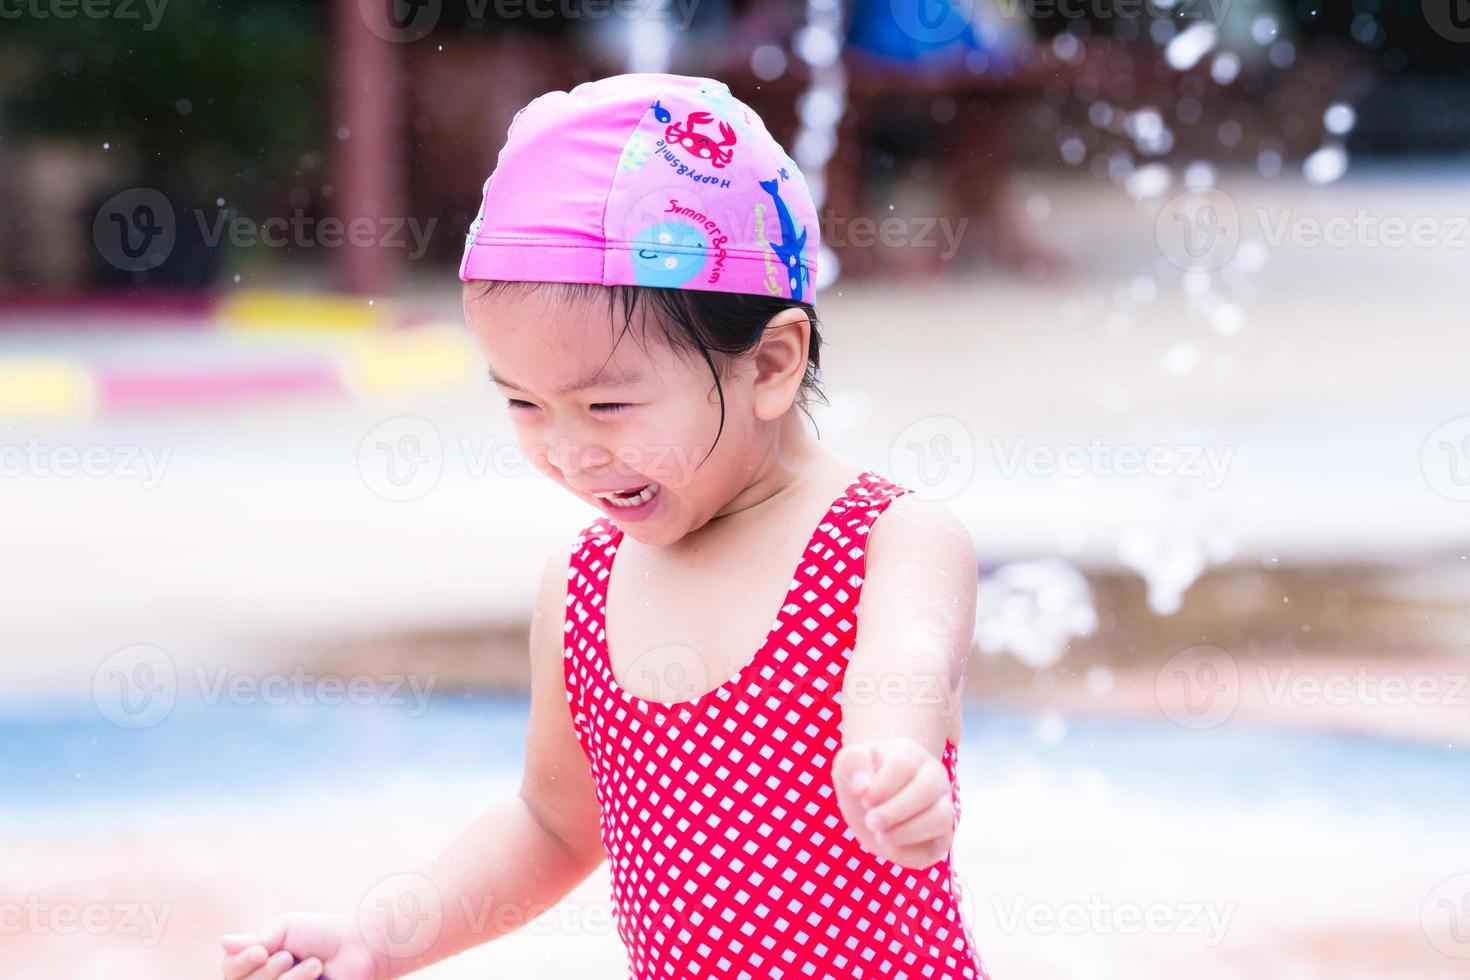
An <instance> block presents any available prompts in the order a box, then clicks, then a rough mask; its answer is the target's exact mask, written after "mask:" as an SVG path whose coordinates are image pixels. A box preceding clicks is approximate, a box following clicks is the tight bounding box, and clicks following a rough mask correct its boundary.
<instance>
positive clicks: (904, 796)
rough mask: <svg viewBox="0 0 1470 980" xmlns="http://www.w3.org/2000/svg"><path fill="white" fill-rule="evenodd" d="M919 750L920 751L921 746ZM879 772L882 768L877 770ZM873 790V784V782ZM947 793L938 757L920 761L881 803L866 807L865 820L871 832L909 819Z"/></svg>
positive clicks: (947, 780)
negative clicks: (905, 779) (903, 781)
mask: <svg viewBox="0 0 1470 980" xmlns="http://www.w3.org/2000/svg"><path fill="white" fill-rule="evenodd" d="M920 751H923V750H922V749H921V750H920ZM879 772H880V773H881V772H882V770H879ZM875 789H876V785H875ZM948 795H949V776H948V774H947V773H945V772H944V767H943V766H942V765H940V763H939V760H937V759H931V760H930V762H928V763H925V762H920V763H919V764H918V765H917V766H916V767H915V768H914V769H913V770H912V772H911V773H910V775H909V776H908V779H907V782H905V783H904V784H903V785H902V786H900V787H899V788H898V789H897V791H896V792H894V793H893V794H892V795H891V796H889V797H888V798H887V799H886V800H884V801H883V802H882V803H879V804H877V805H875V806H872V807H871V808H870V809H869V810H868V815H867V817H866V823H867V825H868V829H869V830H872V831H883V830H887V829H889V828H890V827H896V826H898V825H899V824H901V823H904V822H905V821H907V820H911V819H913V818H914V817H916V816H918V815H919V814H921V813H923V812H924V811H925V810H927V809H929V808H930V807H932V806H933V805H934V803H935V801H937V800H940V799H942V798H943V797H945V796H948Z"/></svg>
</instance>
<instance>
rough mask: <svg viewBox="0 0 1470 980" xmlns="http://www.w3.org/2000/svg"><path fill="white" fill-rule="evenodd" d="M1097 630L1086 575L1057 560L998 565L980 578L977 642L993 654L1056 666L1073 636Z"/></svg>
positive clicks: (1037, 667)
mask: <svg viewBox="0 0 1470 980" xmlns="http://www.w3.org/2000/svg"><path fill="white" fill-rule="evenodd" d="M1096 629H1097V610H1096V608H1095V607H1094V605H1093V596H1092V588H1091V586H1089V585H1088V584H1087V579H1085V578H1083V577H1082V573H1081V572H1079V571H1077V569H1076V568H1074V567H1073V566H1072V565H1071V564H1070V563H1068V562H1066V561H1063V560H1061V559H1060V558H1048V559H1043V560H1039V561H1021V562H1013V563H1011V564H1009V565H1002V566H1001V567H1000V568H998V569H996V570H995V572H994V573H992V574H991V575H990V576H989V577H987V578H983V579H981V581H980V586H979V589H978V592H977V594H976V609H975V642H976V643H977V644H978V645H979V647H980V651H981V652H982V653H985V654H989V655H991V656H995V655H997V654H1000V653H1002V652H1006V653H1010V654H1011V655H1012V656H1014V657H1015V658H1016V659H1017V660H1019V661H1021V663H1023V664H1025V665H1026V666H1028V667H1030V668H1032V669H1033V670H1045V669H1046V668H1048V667H1052V666H1054V665H1055V664H1056V663H1057V662H1058V661H1060V660H1061V659H1062V657H1063V655H1064V654H1065V653H1066V652H1067V646H1068V644H1069V643H1071V642H1072V640H1073V639H1074V638H1076V637H1082V636H1091V635H1092V634H1093V632H1094V631H1096Z"/></svg>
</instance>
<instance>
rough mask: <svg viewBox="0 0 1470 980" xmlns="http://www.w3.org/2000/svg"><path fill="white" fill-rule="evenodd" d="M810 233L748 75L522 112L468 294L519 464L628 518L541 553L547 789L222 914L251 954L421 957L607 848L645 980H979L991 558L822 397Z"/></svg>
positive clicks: (341, 979) (262, 972)
mask: <svg viewBox="0 0 1470 980" xmlns="http://www.w3.org/2000/svg"><path fill="white" fill-rule="evenodd" d="M817 247H818V232H817V216H816V213H815V208H814V206H813V203H812V199H811V196H810V194H809V192H808V190H807V187H806V183H805V179H804V178H803V176H802V175H801V173H800V171H799V170H798V169H797V167H796V164H795V163H794V162H793V161H792V160H791V158H790V157H788V156H787V155H786V153H785V152H784V151H783V150H782V149H781V147H780V146H779V145H778V144H777V143H776V142H775V140H773V139H772V138H771V136H770V135H769V133H767V131H766V129H765V126H764V124H763V123H762V121H761V120H760V119H759V118H758V117H757V116H756V115H755V114H754V113H752V112H751V111H750V110H749V109H748V108H747V107H746V106H745V105H744V104H743V103H741V102H739V101H737V100H736V99H735V98H734V97H733V96H732V95H731V94H730V91H729V89H728V88H727V87H726V86H725V85H724V84H722V83H720V82H717V81H713V80H711V79H707V78H689V77H685V76H680V75H668V74H630V75H619V76H616V77H612V78H606V79H602V80H600V81H596V82H589V83H586V84H582V85H578V86H576V87H575V88H573V89H572V90H571V91H570V92H551V93H548V94H546V95H543V96H541V97H539V98H537V99H535V100H533V101H532V102H531V103H530V104H529V105H527V106H526V107H525V108H523V109H522V110H521V111H520V112H518V113H517V114H516V117H515V120H514V121H513V122H512V124H511V128H510V132H509V134H508V137H507V142H506V145H505V147H504V148H503V149H502V151H501V153H500V158H499V161H498V163H497V165H496V169H495V172H494V173H493V174H492V175H491V176H490V179H489V180H488V181H486V183H485V192H484V200H483V203H482V205H481V209H480V213H479V216H478V217H477V218H476V220H475V222H474V224H473V226H472V228H471V231H470V234H469V237H468V241H467V245H466V249H465V255H464V261H463V263H462V265H461V269H460V278H461V279H463V280H464V281H465V290H464V308H465V315H466V319H467V321H468V323H469V326H470V329H471V331H472V332H473V334H474V336H475V340H476V342H477V344H478V345H479V347H480V349H481V351H482V352H483V353H484V355H485V358H486V360H487V362H488V363H489V365H490V377H491V380H492V382H493V383H494V384H495V385H496V386H497V388H498V390H499V391H500V392H501V393H502V394H503V395H504V396H505V398H506V399H507V401H508V404H509V411H510V412H511V414H512V418H513V420H514V422H515V427H516V432H517V436H518V438H519V440H520V443H521V446H522V448H523V450H524V451H525V453H526V455H527V457H528V458H530V459H532V460H533V461H534V462H535V464H536V466H537V468H538V469H540V470H541V472H543V473H544V474H545V475H546V476H548V477H549V478H550V479H551V480H552V481H553V482H554V483H556V484H559V485H560V486H561V487H563V488H564V489H566V490H567V491H568V492H570V493H572V494H574V495H576V496H577V497H578V498H580V499H582V500H585V501H586V502H587V503H588V504H589V505H591V506H592V507H595V508H597V509H598V510H600V511H601V512H602V516H600V517H598V518H597V519H596V520H594V521H592V522H591V523H590V524H589V525H588V526H586V527H585V528H584V529H583V530H582V531H581V533H580V534H578V535H577V536H576V539H575V541H574V542H573V543H572V547H571V551H570V555H568V553H567V552H565V551H557V552H556V553H554V554H552V555H551V557H550V560H549V561H548V562H547V564H546V568H545V572H544V574H543V577H542V581H541V588H540V595H539V599H538V601H537V604H536V609H535V612H534V615H533V619H532V626H531V674H532V680H531V709H530V732H529V737H528V738H527V756H526V762H525V774H524V778H523V782H522V786H521V791H520V793H519V795H518V796H516V797H515V798H514V799H511V800H509V801H506V802H504V803H502V804H500V805H499V806H497V807H495V808H493V809H492V810H490V811H489V812H488V813H486V814H485V815H484V816H483V817H481V818H480V819H479V820H478V821H477V822H476V823H475V824H473V825H472V826H471V827H470V828H469V829H468V830H467V831H466V832H465V833H464V835H463V836H462V837H461V838H460V839H459V840H458V841H456V842H455V843H454V844H453V845H451V846H450V847H449V848H448V849H447V850H446V851H444V853H443V854H442V855H440V857H438V858H437V859H436V860H435V861H433V862H432V863H431V864H430V865H429V866H428V867H427V868H425V869H423V870H422V873H421V874H416V875H407V876H399V878H400V879H402V880H401V881H400V882H398V883H397V884H389V885H387V886H384V888H380V889H379V890H378V891H377V892H375V893H374V894H373V895H372V896H371V899H372V900H371V901H367V902H364V904H363V907H362V909H361V910H360V911H359V912H358V914H357V915H356V916H354V917H351V918H348V917H343V916H305V915H289V916H283V917H281V918H279V919H277V920H276V921H275V922H273V923H271V924H270V925H268V926H266V927H265V928H264V929H261V930H260V931H258V932H256V933H254V934H251V935H244V936H229V937H225V939H224V943H223V945H224V950H225V955H224V962H223V971H224V976H225V977H226V978H227V980H244V978H248V980H275V978H284V980H312V978H316V977H320V976H326V977H328V978H330V980H388V978H391V977H398V976H402V975H404V974H407V973H411V972H412V971H414V970H417V969H420V968H422V967H424V966H426V965H428V964H429V963H433V962H436V961H438V960H441V959H443V958H445V957H448V956H451V955H453V954H455V953H458V952H461V951H463V950H465V949H468V948H469V947H472V946H475V945H477V944H480V943H483V942H486V941H487V940H490V939H493V938H495V937H496V936H498V935H501V934H503V933H505V932H507V931H510V930H511V929H514V928H515V927H516V926H518V925H520V924H522V923H524V922H525V921H526V918H527V916H526V915H525V914H520V913H525V912H526V910H530V909H537V908H540V909H544V908H545V907H546V906H547V905H549V904H551V903H555V902H556V901H557V900H559V899H560V898H562V897H563V896H564V895H566V894H567V893H568V892H569V891H570V890H571V889H572V888H573V887H574V886H575V885H576V884H577V883H579V882H580V881H582V880H583V879H584V878H586V877H587V876H588V875H589V874H590V873H591V872H592V871H593V870H594V869H596V868H597V867H598V866H599V865H600V864H601V862H602V861H603V860H604V859H605V858H606V859H610V860H611V877H612V888H613V903H614V904H613V908H614V912H615V916H616V925H617V930H618V934H619V936H620V937H621V939H622V940H623V942H624V943H625V944H626V946H627V948H628V953H629V957H630V966H629V973H628V975H629V977H631V978H634V980H694V978H698V980H752V978H779V977H784V978H792V980H797V978H803V980H804V978H833V980H843V978H850V977H871V978H883V980H898V978H905V977H908V978H940V980H961V978H971V980H982V978H985V977H986V974H985V969H984V967H983V966H982V965H981V962H980V959H979V958H978V956H977V955H976V952H975V948H974V944H973V941H972V938H971V936H970V933H969V930H968V928H967V926H966V923H965V922H964V920H963V918H962V916H961V912H960V898H961V897H960V895H959V894H958V882H957V879H956V878H955V876H954V875H953V873H952V871H951V867H950V845H951V842H952V841H953V839H954V831H955V827H956V826H957V824H958V820H959V791H958V784H957V782H956V777H955V765H956V752H957V748H956V746H957V744H958V742H959V738H960V714H959V693H960V691H961V689H962V685H963V671H964V665H965V662H966V658H967V655H968V653H969V649H970V643H971V636H972V628H973V622H974V613H975V586H976V564H975V555H974V550H973V547H972V544H971V542H970V539H969V536H968V535H967V534H966V532H965V530H964V528H963V527H962V526H961V525H960V524H959V523H958V522H957V521H956V520H955V519H954V517H952V516H951V515H950V514H949V513H948V512H947V511H946V510H944V509H942V508H939V507H937V506H934V505H928V504H926V503H925V502H924V501H922V500H920V499H918V498H917V497H916V496H915V495H913V494H911V493H909V492H908V491H907V489H906V488H904V487H901V486H899V485H897V484H895V483H893V482H891V481H889V480H887V479H885V478H884V477H883V476H881V475H879V474H878V473H876V472H873V471H871V470H862V469H859V468H858V467H855V466H854V465H853V464H851V463H849V462H847V461H846V460H844V459H842V458H840V457H838V456H837V455H835V454H833V453H832V452H830V451H829V450H827V449H826V448H824V447H823V446H822V445H821V444H820V443H819V442H818V441H817V440H816V439H815V438H814V437H813V436H812V434H811V432H810V431H809V429H808V428H807V426H806V424H805V423H804V422H803V420H802V417H801V415H800V414H799V412H804V411H805V410H806V407H807V404H808V400H809V398H810V397H811V396H812V395H814V394H816V393H817V389H816V381H817V368H818V352H819V349H820V336H819V334H818V331H817V319H816V315H815V310H814V309H813V306H812V285H813V282H814V281H815V265H816V264H815V256H816V254H817ZM859 622H861V625H862V628H861V630H859V629H858V624H859ZM395 881H397V879H395ZM611 973H612V971H611V970H609V975H611Z"/></svg>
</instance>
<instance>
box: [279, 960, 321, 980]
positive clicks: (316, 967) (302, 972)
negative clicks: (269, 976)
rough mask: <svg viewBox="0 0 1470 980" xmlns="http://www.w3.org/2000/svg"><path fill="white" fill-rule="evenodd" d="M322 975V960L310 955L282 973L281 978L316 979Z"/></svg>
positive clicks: (286, 979) (287, 979)
mask: <svg viewBox="0 0 1470 980" xmlns="http://www.w3.org/2000/svg"><path fill="white" fill-rule="evenodd" d="M321 975H322V961H321V960H319V959H317V958H316V957H315V956H309V957H307V958H306V959H304V960H302V961H301V962H300V963H297V964H296V965H295V966H293V967H292V968H291V969H290V970H288V971H287V972H285V973H283V974H281V980H316V978H317V977H319V976H321Z"/></svg>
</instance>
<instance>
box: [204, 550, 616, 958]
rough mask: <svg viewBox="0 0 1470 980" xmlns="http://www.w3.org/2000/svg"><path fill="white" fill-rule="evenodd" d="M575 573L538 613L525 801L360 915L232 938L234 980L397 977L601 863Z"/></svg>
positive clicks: (550, 899) (557, 569) (476, 939)
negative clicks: (578, 709)
mask: <svg viewBox="0 0 1470 980" xmlns="http://www.w3.org/2000/svg"><path fill="white" fill-rule="evenodd" d="M567 567H568V564H567V558H566V556H565V555H559V556H553V557H552V559H551V560H550V561H549V562H548V563H547V565H546V569H545V571H544V573H543V575H542V578H541V587H540V590H539V592H538V595H537V600H536V608H535V611H534V613H533V614H532V619H531V642H530V655H531V712H530V722H529V726H528V731H527V736H526V765H525V774H524V776H523V777H522V781H521V789H520V792H519V793H518V794H517V795H515V796H513V797H511V798H510V799H508V800H506V801H504V802H502V803H499V804H497V805H496V806H494V807H492V808H491V809H489V810H487V811H486V812H485V813H484V814H483V815H482V816H481V817H480V818H479V819H477V820H476V821H475V822H474V823H473V824H471V825H470V826H469V828H468V829H466V830H465V831H464V833H463V834H461V835H460V837H459V838H458V839H457V840H455V841H454V843H453V844H451V845H450V846H449V847H448V848H447V849H446V850H445V851H444V852H443V853H442V854H440V855H439V856H438V857H437V858H435V859H434V860H433V861H432V862H431V863H430V864H429V865H428V866H427V867H426V868H423V869H422V870H421V871H419V872H417V873H414V874H406V875H397V876H394V877H392V878H389V879H387V881H386V882H385V883H384V884H383V885H380V886H379V887H378V888H375V889H374V890H373V891H372V893H371V894H370V895H369V896H368V898H367V900H366V901H364V902H363V903H362V906H361V908H360V909H359V910H358V911H357V914H356V916H355V917H349V916H341V915H283V916H280V917H278V918H277V919H276V920H275V921H273V922H272V923H270V924H269V925H267V926H266V927H264V928H263V929H261V930H259V931H257V932H255V933H253V934H247V935H239V936H226V937H224V939H223V941H222V945H223V946H224V951H225V959H224V963H223V975H224V978H225V980H244V978H247V977H248V978H249V980H275V978H280V980H312V978H314V977H318V976H322V975H325V976H326V977H329V978H331V980H390V978H394V977H400V976H403V975H404V974H407V973H411V972H413V971H415V970H419V969H422V968H423V967H425V966H428V965H429V964H430V963H434V962H437V961H439V960H442V959H444V958H446V957H449V956H453V955H454V954H456V953H459V952H462V951H464V950H466V949H468V948H470V947H471V946H476V945H479V944H481V943H484V942H486V941H488V940H491V939H494V938H495V937H497V936H500V935H504V934H505V933H507V932H511V931H513V930H514V929H516V928H517V927H519V926H521V925H524V924H525V923H526V922H527V921H529V920H530V919H531V918H533V917H534V916H535V915H536V914H537V913H539V912H542V911H545V909H546V908H547V907H548V906H550V905H553V904H555V903H556V902H557V901H558V900H559V899H561V898H562V897H563V896H565V895H566V894H567V892H569V891H571V889H572V888H573V887H574V886H575V885H576V884H577V883H578V882H580V881H581V880H582V879H584V878H586V877H587V875H588V874H590V873H591V872H592V871H593V870H594V869H595V868H596V867H597V866H598V865H599V864H600V863H601V862H602V860H603V859H604V857H605V856H606V854H605V852H604V851H603V847H602V840H601V836H600V827H599V823H598V819H599V807H598V803H597V797H596V793H595V790H594V786H593V783H592V776H591V773H590V772H589V770H588V766H587V757H586V755H584V754H583V752H582V747H581V745H580V744H579V743H578V741H577V737H576V733H575V732H574V731H573V729H572V720H571V714H570V712H569V710H568V706H567V699H566V693H565V692H566V687H565V681H564V680H563V675H562V622H563V619H562V617H563V616H564V615H565V614H566V605H565V603H566V582H567ZM267 956H270V957H272V958H271V959H270V961H269V963H267V962H266V958H267ZM262 964H265V965H262ZM293 964H295V965H294V966H293Z"/></svg>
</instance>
